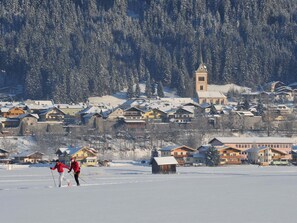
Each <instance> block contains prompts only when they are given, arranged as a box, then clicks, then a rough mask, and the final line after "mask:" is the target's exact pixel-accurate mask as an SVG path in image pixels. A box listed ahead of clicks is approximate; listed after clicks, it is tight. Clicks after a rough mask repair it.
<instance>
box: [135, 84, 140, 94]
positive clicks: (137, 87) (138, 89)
mask: <svg viewBox="0 0 297 223" xmlns="http://www.w3.org/2000/svg"><path fill="white" fill-rule="evenodd" d="M140 94H141V91H140V87H139V83H138V82H137V83H136V88H135V97H137V98H139V97H140Z"/></svg>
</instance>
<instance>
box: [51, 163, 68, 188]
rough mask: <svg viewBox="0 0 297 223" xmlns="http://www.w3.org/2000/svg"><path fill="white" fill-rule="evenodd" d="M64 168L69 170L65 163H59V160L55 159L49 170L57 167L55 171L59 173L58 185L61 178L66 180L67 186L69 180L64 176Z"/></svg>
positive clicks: (60, 184)
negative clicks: (54, 163)
mask: <svg viewBox="0 0 297 223" xmlns="http://www.w3.org/2000/svg"><path fill="white" fill-rule="evenodd" d="M64 168H66V169H68V170H69V167H68V166H66V165H65V164H63V163H61V162H60V161H59V160H56V165H55V166H54V167H51V168H50V169H51V170H55V169H57V171H58V173H59V187H61V186H62V181H63V180H65V181H67V184H68V186H70V181H69V180H67V179H66V178H65V177H64Z"/></svg>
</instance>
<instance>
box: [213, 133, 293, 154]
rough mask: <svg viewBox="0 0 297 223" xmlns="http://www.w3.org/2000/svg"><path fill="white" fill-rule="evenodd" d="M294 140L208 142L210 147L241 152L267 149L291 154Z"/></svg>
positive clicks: (259, 138)
mask: <svg viewBox="0 0 297 223" xmlns="http://www.w3.org/2000/svg"><path fill="white" fill-rule="evenodd" d="M294 143H295V141H294V139H292V138H287V137H216V138H213V139H211V140H210V141H209V144H211V145H212V146H215V147H216V146H229V147H232V148H236V149H240V150H242V151H243V152H244V151H245V150H247V149H250V148H257V147H269V148H271V149H278V150H280V151H285V152H288V153H291V151H292V146H293V144H294Z"/></svg>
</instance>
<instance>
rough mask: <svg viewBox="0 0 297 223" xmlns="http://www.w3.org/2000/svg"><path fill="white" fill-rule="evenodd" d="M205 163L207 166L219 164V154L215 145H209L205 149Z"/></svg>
mask: <svg viewBox="0 0 297 223" xmlns="http://www.w3.org/2000/svg"><path fill="white" fill-rule="evenodd" d="M205 163H206V165H207V166H218V165H219V164H220V154H219V152H218V150H217V149H216V148H215V147H213V146H211V147H209V149H208V150H207V151H206V153H205Z"/></svg>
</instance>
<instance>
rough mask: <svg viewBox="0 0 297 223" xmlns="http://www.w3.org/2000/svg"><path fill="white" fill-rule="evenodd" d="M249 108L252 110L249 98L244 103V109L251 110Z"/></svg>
mask: <svg viewBox="0 0 297 223" xmlns="http://www.w3.org/2000/svg"><path fill="white" fill-rule="evenodd" d="M249 108H250V103H249V100H248V99H247V98H245V99H244V102H243V109H244V110H249Z"/></svg>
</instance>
